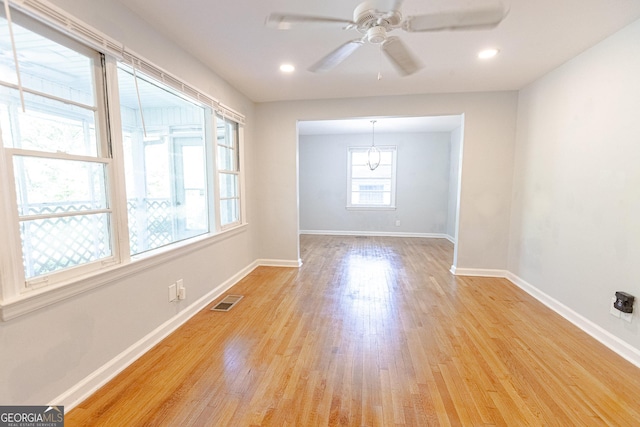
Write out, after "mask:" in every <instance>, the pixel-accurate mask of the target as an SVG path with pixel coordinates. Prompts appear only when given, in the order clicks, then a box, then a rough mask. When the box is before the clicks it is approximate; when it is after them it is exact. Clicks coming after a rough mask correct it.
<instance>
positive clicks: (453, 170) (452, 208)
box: [447, 127, 463, 241]
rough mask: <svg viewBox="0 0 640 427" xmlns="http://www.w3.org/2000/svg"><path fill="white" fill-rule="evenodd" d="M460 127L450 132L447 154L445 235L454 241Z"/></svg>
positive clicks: (456, 214)
mask: <svg viewBox="0 0 640 427" xmlns="http://www.w3.org/2000/svg"><path fill="white" fill-rule="evenodd" d="M462 134H463V132H462V127H459V128H457V129H454V130H453V131H452V132H451V143H450V146H451V153H450V154H449V158H450V159H451V160H450V163H451V164H450V167H449V200H448V208H447V212H448V216H447V236H449V238H450V239H451V240H453V241H456V239H457V236H456V227H457V221H458V201H459V200H458V199H459V197H458V193H459V191H460V165H461V163H462V158H461V157H460V154H461V153H462Z"/></svg>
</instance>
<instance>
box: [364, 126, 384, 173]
mask: <svg viewBox="0 0 640 427" xmlns="http://www.w3.org/2000/svg"><path fill="white" fill-rule="evenodd" d="M376 121H377V120H371V147H369V150H368V151H367V166H369V169H371V170H375V169H376V168H377V167H378V166H380V160H381V157H382V156H381V154H380V150H378V149H377V148H376Z"/></svg>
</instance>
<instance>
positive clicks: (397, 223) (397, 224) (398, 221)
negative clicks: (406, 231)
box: [396, 219, 400, 227]
mask: <svg viewBox="0 0 640 427" xmlns="http://www.w3.org/2000/svg"><path fill="white" fill-rule="evenodd" d="M396 227H400V220H399V219H396Z"/></svg>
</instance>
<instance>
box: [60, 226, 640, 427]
mask: <svg viewBox="0 0 640 427" xmlns="http://www.w3.org/2000/svg"><path fill="white" fill-rule="evenodd" d="M452 251H453V245H452V244H451V243H450V242H448V241H446V240H437V239H422V238H393V237H345V236H340V237H336V236H302V237H301V252H302V253H301V255H302V259H303V262H304V265H303V266H302V267H301V268H300V269H295V268H275V267H259V268H257V269H256V270H254V271H253V272H252V273H251V274H250V275H248V276H247V277H246V278H245V279H244V280H242V281H241V282H240V283H238V284H237V285H236V286H234V287H233V288H232V289H231V290H230V291H229V292H228V294H241V295H244V299H242V300H241V301H240V302H239V303H238V304H237V305H236V306H235V307H234V308H233V309H232V310H231V311H229V312H227V313H220V312H213V311H210V310H209V309H208V308H207V309H205V310H203V311H201V312H200V313H198V314H197V315H196V316H194V317H193V318H192V319H191V320H190V321H189V322H187V323H186V324H185V325H183V326H182V327H181V328H180V329H179V330H177V331H176V332H175V333H173V334H172V335H170V336H169V337H168V338H166V339H165V340H164V341H163V342H161V343H160V344H159V345H157V346H156V347H155V348H153V349H152V350H151V351H149V352H148V353H147V354H145V355H144V356H143V357H142V358H141V359H139V360H138V361H136V362H135V363H134V364H133V365H131V366H130V367H129V368H127V369H126V370H125V371H123V372H122V373H121V374H120V375H118V376H117V377H116V378H115V379H113V380H112V381H111V382H109V383H108V384H107V385H106V386H104V387H103V388H102V389H100V390H99V391H98V392H96V393H95V394H94V395H93V396H91V397H90V398H89V399H87V400H86V401H85V402H83V403H82V404H81V405H79V406H78V407H76V408H75V409H73V410H72V411H70V412H69V413H68V414H67V416H66V420H65V421H66V425H67V427H69V426H100V425H104V426H156V425H157V426H261V425H263V426H303V427H304V426H325V425H332V426H333V425H344V426H449V425H452V426H458V425H462V426H483V425H499V426H563V427H565V426H600V425H607V426H639V425H640V369H638V368H637V367H634V366H633V365H631V364H630V363H628V362H626V361H625V360H623V359H622V358H620V357H619V356H617V355H616V354H614V353H613V352H611V351H610V350H608V349H607V348H605V347H604V346H603V345H601V344H599V343H598V342H596V341H595V340H594V339H592V338H590V337H589V336H587V335H586V334H585V333H583V332H582V331H580V330H579V329H577V328H576V327H575V326H573V325H572V324H570V323H569V322H567V321H566V320H564V319H563V318H562V317H560V316H559V315H557V314H555V313H554V312H552V311H551V310H549V309H548V308H546V307H545V306H543V305H542V304H540V303H539V302H537V301H536V300H535V299H534V298H532V297H531V296H529V295H528V294H526V293H525V292H523V291H522V290H520V289H519V288H517V287H516V286H514V285H513V284H511V283H510V282H509V281H507V280H504V279H494V278H480V277H455V276H452V275H451V274H450V273H449V271H448V270H449V267H450V265H451V260H452ZM212 305H213V304H212Z"/></svg>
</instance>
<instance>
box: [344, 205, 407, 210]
mask: <svg viewBox="0 0 640 427" xmlns="http://www.w3.org/2000/svg"><path fill="white" fill-rule="evenodd" d="M347 210H348V211H395V210H396V207H395V206H347Z"/></svg>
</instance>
